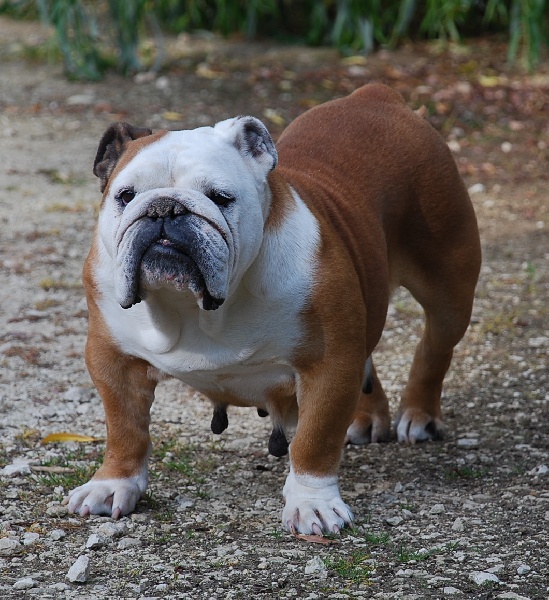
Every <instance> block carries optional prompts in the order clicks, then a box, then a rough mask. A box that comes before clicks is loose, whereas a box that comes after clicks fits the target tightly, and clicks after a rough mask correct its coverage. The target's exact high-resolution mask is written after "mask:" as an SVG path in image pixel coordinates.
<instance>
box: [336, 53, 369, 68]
mask: <svg viewBox="0 0 549 600" xmlns="http://www.w3.org/2000/svg"><path fill="white" fill-rule="evenodd" d="M341 62H342V63H343V64H344V65H347V66H349V67H362V66H364V65H366V64H368V59H367V58H366V57H365V56H364V55H355V56H347V57H346V58H343V59H342V60H341Z"/></svg>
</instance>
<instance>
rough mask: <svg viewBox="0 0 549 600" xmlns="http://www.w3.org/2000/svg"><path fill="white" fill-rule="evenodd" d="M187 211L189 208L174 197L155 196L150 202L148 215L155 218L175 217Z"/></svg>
mask: <svg viewBox="0 0 549 600" xmlns="http://www.w3.org/2000/svg"><path fill="white" fill-rule="evenodd" d="M187 212H188V210H187V209H186V208H185V207H184V206H183V205H182V204H181V203H180V202H178V201H177V200H175V199H174V198H167V197H165V196H162V197H160V198H155V199H154V200H153V201H152V202H151V203H150V204H149V208H148V210H147V216H148V217H149V218H150V219H153V220H156V219H159V218H168V219H169V218H171V219H175V218H176V217H179V216H181V215H184V214H186V213H187Z"/></svg>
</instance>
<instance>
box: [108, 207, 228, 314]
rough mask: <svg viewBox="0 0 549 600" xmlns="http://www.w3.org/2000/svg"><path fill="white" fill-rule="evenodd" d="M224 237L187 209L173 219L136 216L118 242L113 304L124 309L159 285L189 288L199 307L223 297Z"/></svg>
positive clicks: (211, 305) (215, 304)
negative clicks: (116, 286) (114, 299)
mask: <svg viewBox="0 0 549 600" xmlns="http://www.w3.org/2000/svg"><path fill="white" fill-rule="evenodd" d="M228 259H229V249H228V245H227V242H226V241H225V239H224V238H223V236H222V235H221V233H220V232H219V230H218V228H216V227H214V226H212V225H211V224H210V223H209V222H208V221H207V220H205V219H203V218H201V217H199V216H197V215H194V214H191V213H187V214H185V215H182V216H177V217H175V218H154V219H152V218H150V217H143V218H139V219H137V220H136V221H135V222H134V223H133V224H132V225H131V226H130V227H128V228H127V231H126V232H125V233H124V236H123V238H122V241H121V243H120V245H119V254H118V260H117V265H118V266H119V269H120V272H119V276H118V277H117V284H118V296H119V303H120V305H121V306H122V307H123V308H130V307H131V306H133V305H134V304H137V303H139V302H141V300H142V299H145V298H146V296H147V294H148V293H149V292H151V291H153V290H159V289H161V288H172V289H175V290H177V291H187V290H188V291H190V292H192V294H193V295H194V296H195V299H196V301H197V303H198V305H199V306H200V307H201V308H203V309H204V310H215V309H217V308H219V307H220V306H221V305H222V304H223V302H224V300H225V296H226V292H225V289H226V285H227V283H226V282H227V279H228V276H227V269H228V263H229V260H228Z"/></svg>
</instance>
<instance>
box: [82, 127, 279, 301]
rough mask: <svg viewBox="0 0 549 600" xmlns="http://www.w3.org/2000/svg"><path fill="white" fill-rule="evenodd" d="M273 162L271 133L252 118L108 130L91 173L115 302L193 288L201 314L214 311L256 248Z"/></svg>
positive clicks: (258, 243)
mask: <svg viewBox="0 0 549 600" xmlns="http://www.w3.org/2000/svg"><path fill="white" fill-rule="evenodd" d="M276 162H277V154H276V150H275V147H274V144H273V141H272V139H271V137H270V135H269V133H268V132H267V129H266V128H265V126H264V125H263V124H262V123H261V122H260V121H258V120H257V119H254V118H252V117H240V118H235V119H229V120H227V121H222V122H220V123H218V124H217V125H215V127H201V128H199V129H194V130H188V131H173V132H160V133H157V134H154V135H151V132H150V130H146V129H139V128H135V127H133V126H131V125H128V124H126V123H118V124H115V125H113V126H111V128H109V129H108V130H107V132H106V133H105V135H104V136H103V139H102V140H101V143H100V146H99V150H98V153H97V157H96V161H95V165H94V173H95V174H96V175H97V176H98V177H100V179H101V182H102V189H103V190H104V198H103V203H102V206H101V212H100V217H99V234H100V237H101V240H102V242H103V245H104V247H105V249H106V251H107V253H108V255H109V256H110V258H111V259H112V268H113V272H114V278H115V286H116V295H117V301H118V302H119V303H120V305H121V306H122V307H123V308H129V307H131V306H133V305H134V304H136V303H137V302H139V301H140V300H141V299H143V298H145V297H146V295H147V293H148V292H150V291H151V290H156V289H160V288H164V287H170V288H172V289H176V290H179V291H187V290H188V291H190V292H191V293H192V294H194V296H195V298H196V301H197V303H198V305H199V307H200V308H203V309H205V310H212V309H216V308H218V307H219V306H220V305H221V304H222V303H223V302H224V301H225V299H226V298H227V296H228V295H229V294H230V293H231V292H232V291H233V290H234V288H235V287H236V286H237V285H238V283H239V281H240V280H241V278H242V276H243V274H244V273H245V272H246V270H247V268H248V267H249V266H250V264H251V263H252V262H253V260H254V258H255V257H256V255H257V253H258V251H259V248H260V246H261V242H262V238H263V228H264V224H265V220H266V218H267V215H268V211H269V202H270V197H269V191H268V186H267V175H268V173H269V172H270V171H271V170H272V169H273V168H274V167H275V166H276Z"/></svg>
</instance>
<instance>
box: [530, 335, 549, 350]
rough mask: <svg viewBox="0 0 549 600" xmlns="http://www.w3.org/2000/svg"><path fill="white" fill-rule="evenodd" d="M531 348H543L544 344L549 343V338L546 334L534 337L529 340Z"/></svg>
mask: <svg viewBox="0 0 549 600" xmlns="http://www.w3.org/2000/svg"><path fill="white" fill-rule="evenodd" d="M528 345H529V346H530V348H543V346H547V345H549V338H548V337H545V336H543V335H542V336H540V337H534V338H530V339H529V340H528Z"/></svg>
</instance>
